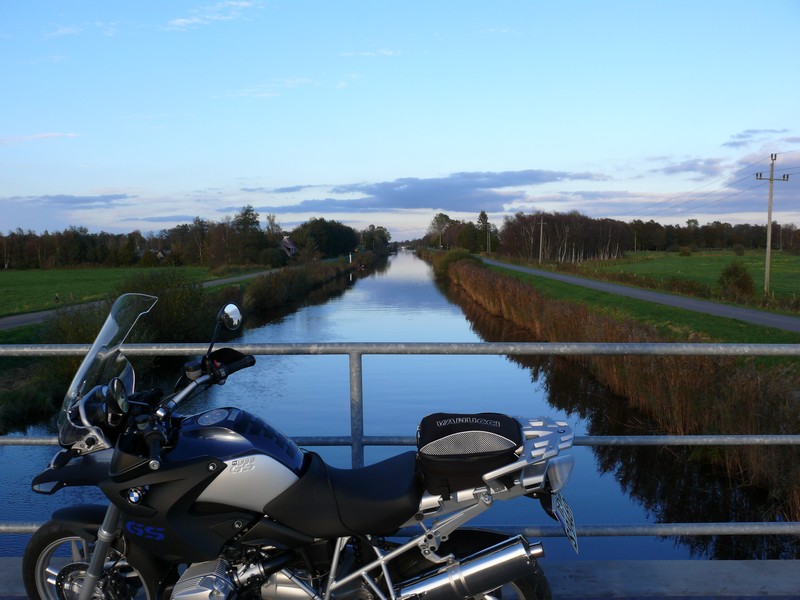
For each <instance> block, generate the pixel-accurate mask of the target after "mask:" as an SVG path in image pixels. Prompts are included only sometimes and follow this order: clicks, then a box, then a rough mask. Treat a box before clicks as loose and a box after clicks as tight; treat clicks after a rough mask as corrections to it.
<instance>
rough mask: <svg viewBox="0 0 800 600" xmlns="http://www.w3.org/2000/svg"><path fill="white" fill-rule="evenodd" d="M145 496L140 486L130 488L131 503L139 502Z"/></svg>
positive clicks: (129, 497)
mask: <svg viewBox="0 0 800 600" xmlns="http://www.w3.org/2000/svg"><path fill="white" fill-rule="evenodd" d="M142 498H144V494H143V493H142V490H141V489H139V488H131V489H129V490H128V502H130V503H131V504H139V502H141V501H142Z"/></svg>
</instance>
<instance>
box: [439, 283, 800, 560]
mask: <svg viewBox="0 0 800 600" xmlns="http://www.w3.org/2000/svg"><path fill="white" fill-rule="evenodd" d="M447 294H448V297H449V298H450V300H451V301H453V302H455V303H456V304H458V305H459V306H460V307H461V309H462V310H463V311H464V315H465V316H466V318H467V319H468V321H469V322H470V326H471V327H472V329H473V331H475V332H476V333H477V334H478V335H479V336H480V337H481V338H482V339H483V340H485V341H487V342H526V341H527V342H529V341H532V340H531V334H530V332H529V331H527V330H522V329H520V328H518V327H516V326H515V325H513V324H510V323H509V322H507V321H504V320H503V319H500V318H498V317H495V316H492V315H490V314H488V313H487V312H486V311H485V310H483V309H482V308H481V307H480V306H479V305H477V304H476V303H474V302H472V301H471V300H470V299H469V298H467V297H466V296H465V295H464V294H462V293H459V290H458V289H449V290H447ZM508 358H509V360H512V361H514V362H516V363H518V364H520V365H522V366H524V367H526V368H528V369H530V371H531V378H532V380H533V381H536V382H538V383H539V384H540V385H541V386H542V387H543V388H544V389H545V390H546V391H547V394H548V402H549V403H550V404H551V405H552V406H553V407H554V408H557V409H559V410H562V411H564V412H566V413H567V414H570V415H577V416H579V417H580V418H581V419H582V420H584V421H585V422H586V424H587V433H588V434H589V435H593V436H594V435H596V436H611V435H647V434H653V433H660V432H659V431H657V428H656V427H655V426H654V425H653V424H652V423H651V422H650V421H649V420H648V419H647V417H645V416H643V415H642V414H640V413H637V412H636V411H635V410H633V409H631V408H630V407H629V406H627V404H626V402H625V400H624V399H622V398H620V397H618V396H614V395H613V394H611V393H610V392H609V391H608V390H607V389H606V388H605V387H604V386H602V385H600V384H599V383H598V382H597V381H596V380H595V379H594V378H593V377H592V376H591V375H590V374H589V373H588V372H587V371H586V370H585V369H582V368H581V367H580V366H578V365H576V364H574V363H571V362H569V361H568V360H566V359H564V358H560V357H548V356H509V357H508ZM592 450H593V452H594V454H595V456H596V458H597V462H598V468H599V469H600V471H601V472H602V473H610V474H612V475H613V476H614V477H615V479H616V480H617V481H618V482H619V484H620V486H621V488H622V489H623V491H624V492H625V493H626V494H628V495H629V496H630V497H631V498H632V499H633V500H635V501H636V502H638V503H639V504H641V505H642V506H643V507H644V508H645V509H646V511H647V512H648V514H649V515H650V516H651V517H652V518H653V520H654V521H655V522H659V523H684V522H685V523H717V522H719V523H728V522H732V523H735V522H761V521H765V522H766V521H777V520H780V513H779V512H778V510H777V509H776V508H775V506H773V505H772V503H771V498H770V495H769V493H768V492H766V491H764V490H762V489H759V488H755V487H752V486H742V485H739V484H736V483H734V482H732V481H731V480H730V479H729V477H728V476H727V475H726V474H725V473H724V472H723V471H722V469H721V468H717V467H714V466H712V465H711V463H710V462H709V461H706V460H704V457H708V456H711V455H713V454H714V453H715V452H719V451H721V449H719V448H715V447H691V446H690V447H683V446H677V447H676V446H671V447H650V446H619V447H615V446H598V447H594V448H593V449H592ZM676 541H677V542H678V543H681V544H683V545H685V546H687V547H688V548H689V549H690V551H691V552H692V554H694V555H696V556H702V557H708V558H715V559H789V558H799V557H800V542H798V541H797V540H795V539H793V538H790V537H787V536H750V535H742V536H705V537H696V536H687V537H679V538H676Z"/></svg>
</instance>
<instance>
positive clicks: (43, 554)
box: [22, 521, 152, 600]
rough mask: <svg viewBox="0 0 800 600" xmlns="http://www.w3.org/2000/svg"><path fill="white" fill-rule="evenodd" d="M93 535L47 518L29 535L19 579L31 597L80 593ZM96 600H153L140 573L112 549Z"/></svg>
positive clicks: (45, 599) (70, 597)
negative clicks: (85, 535) (76, 531)
mask: <svg viewBox="0 0 800 600" xmlns="http://www.w3.org/2000/svg"><path fill="white" fill-rule="evenodd" d="M94 543H95V539H94V538H87V537H83V536H80V535H76V533H75V532H73V531H71V530H69V529H67V528H66V527H64V526H63V525H62V524H61V523H58V522H56V521H50V522H48V523H46V524H44V525H42V527H40V528H39V529H38V530H37V531H36V533H34V534H33V537H31V541H30V542H29V543H28V546H27V547H26V548H25V554H24V556H23V558H22V579H23V582H24V583H25V591H26V592H27V594H28V598H30V599H31V600H76V599H77V598H78V596H79V595H80V592H81V588H82V586H83V581H84V578H85V576H86V569H87V568H88V566H89V559H90V558H91V553H92V551H93V549H94ZM92 597H93V598H97V599H101V598H102V599H105V598H108V599H115V600H116V599H144V600H152V599H151V598H150V595H149V593H148V590H147V586H146V585H144V581H143V579H142V577H141V575H139V572H138V571H137V570H136V569H134V568H133V567H132V566H130V565H129V564H128V562H127V561H126V560H125V556H124V555H122V554H121V553H120V552H118V551H116V550H114V549H111V550H109V553H108V555H107V556H106V560H105V565H104V567H103V574H102V576H101V577H100V580H99V581H98V585H97V591H96V592H95V594H94V595H93V596H92Z"/></svg>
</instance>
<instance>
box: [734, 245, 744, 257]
mask: <svg viewBox="0 0 800 600" xmlns="http://www.w3.org/2000/svg"><path fill="white" fill-rule="evenodd" d="M733 253H734V254H735V255H736V256H744V246H743V245H742V244H734V245H733Z"/></svg>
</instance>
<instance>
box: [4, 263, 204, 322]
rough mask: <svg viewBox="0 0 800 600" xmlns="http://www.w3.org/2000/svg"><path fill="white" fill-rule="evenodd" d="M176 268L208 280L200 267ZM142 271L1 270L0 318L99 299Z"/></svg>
mask: <svg viewBox="0 0 800 600" xmlns="http://www.w3.org/2000/svg"><path fill="white" fill-rule="evenodd" d="M175 268H180V269H181V270H182V271H183V272H184V273H185V274H186V275H187V276H188V277H190V278H191V279H194V280H197V281H205V280H208V279H210V278H211V277H210V276H209V274H208V270H207V269H205V268H203V267H175ZM143 272H144V270H143V269H141V268H137V267H129V268H116V269H91V268H87V269H48V270H39V269H31V270H26V271H14V270H9V271H0V317H3V316H6V315H13V314H19V313H27V312H35V311H39V310H47V309H52V308H58V307H59V306H64V305H69V304H79V303H81V302H89V301H92V300H98V299H100V298H103V297H104V296H105V295H107V294H109V293H111V292H113V291H114V289H115V288H116V287H117V286H119V285H120V284H121V283H123V282H124V281H126V280H128V279H130V278H131V277H133V276H135V275H140V274H142V273H143ZM56 295H58V301H56Z"/></svg>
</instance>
